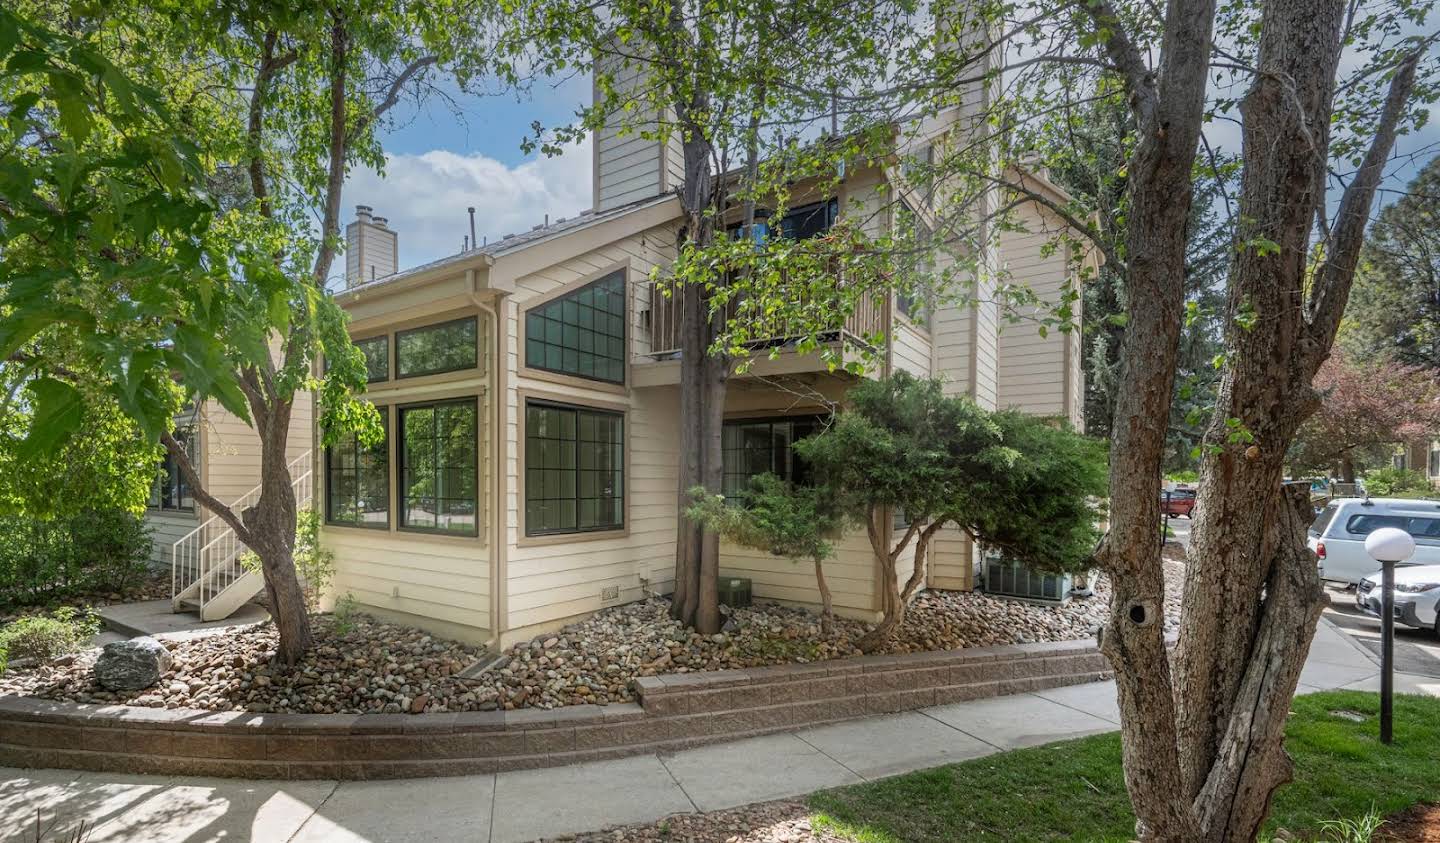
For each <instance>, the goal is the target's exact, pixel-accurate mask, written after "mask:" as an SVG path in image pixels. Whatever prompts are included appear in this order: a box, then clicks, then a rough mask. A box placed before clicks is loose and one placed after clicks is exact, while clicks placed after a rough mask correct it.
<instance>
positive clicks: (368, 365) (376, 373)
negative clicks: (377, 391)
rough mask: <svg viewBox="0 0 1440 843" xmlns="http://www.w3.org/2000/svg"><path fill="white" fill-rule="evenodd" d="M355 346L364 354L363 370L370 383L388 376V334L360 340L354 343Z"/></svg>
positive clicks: (385, 378) (386, 378)
mask: <svg viewBox="0 0 1440 843" xmlns="http://www.w3.org/2000/svg"><path fill="white" fill-rule="evenodd" d="M355 347H356V348H358V349H360V353H361V354H363V355H365V371H366V373H367V375H368V376H369V380H370V382H371V383H374V382H375V381H383V380H388V379H389V378H390V338H389V337H388V336H382V337H371V338H370V339H368V340H360V341H359V342H356V343H355Z"/></svg>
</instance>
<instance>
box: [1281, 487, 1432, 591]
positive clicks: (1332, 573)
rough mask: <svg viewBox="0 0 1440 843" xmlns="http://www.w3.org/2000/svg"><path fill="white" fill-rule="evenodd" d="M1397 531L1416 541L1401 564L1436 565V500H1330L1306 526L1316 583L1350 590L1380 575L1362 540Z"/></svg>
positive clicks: (1378, 565) (1378, 564)
mask: <svg viewBox="0 0 1440 843" xmlns="http://www.w3.org/2000/svg"><path fill="white" fill-rule="evenodd" d="M1381 527H1398V528H1400V529H1401V530H1404V531H1405V532H1407V533H1409V534H1410V535H1412V536H1414V537H1415V555H1414V556H1412V557H1411V558H1410V560H1409V561H1407V562H1404V563H1402V565H1436V564H1440V501H1428V500H1412V499H1407V498H1344V499H1341V500H1337V501H1332V502H1331V503H1330V504H1329V505H1328V506H1326V507H1325V509H1323V510H1322V511H1321V512H1320V514H1319V515H1318V516H1316V518H1315V523H1313V524H1311V525H1310V540H1309V545H1310V549H1311V550H1313V551H1315V556H1316V557H1317V558H1318V559H1319V563H1320V578H1321V579H1323V580H1333V581H1335V582H1343V583H1347V584H1349V585H1358V584H1359V582H1360V580H1362V579H1365V578H1366V577H1367V576H1369V575H1370V574H1373V573H1375V572H1376V571H1378V570H1380V563H1379V562H1376V561H1375V560H1374V559H1371V558H1370V554H1368V553H1366V552H1365V537H1366V536H1368V535H1370V533H1371V532H1372V531H1374V530H1378V529H1379V528H1381Z"/></svg>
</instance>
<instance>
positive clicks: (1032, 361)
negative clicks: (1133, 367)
mask: <svg viewBox="0 0 1440 843" xmlns="http://www.w3.org/2000/svg"><path fill="white" fill-rule="evenodd" d="M1019 221H1020V223H1021V224H1022V225H1023V226H1024V228H1025V230H1024V231H1007V232H1004V233H1002V234H1001V236H1000V240H1001V249H1002V252H1003V254H1004V258H1005V263H1006V267H1007V269H1008V271H1009V274H1010V276H1011V279H1012V280H1013V281H1014V282H1015V283H1019V284H1024V285H1026V286H1028V287H1029V288H1030V289H1031V290H1032V291H1033V292H1034V293H1035V295H1036V296H1037V297H1039V299H1040V300H1041V301H1042V302H1045V303H1047V306H1046V308H1045V309H1048V308H1049V307H1053V306H1054V304H1056V303H1058V302H1059V301H1060V298H1061V297H1062V295H1063V294H1064V293H1065V291H1066V290H1068V289H1070V288H1071V286H1072V285H1073V284H1074V280H1073V275H1072V273H1071V271H1070V267H1069V266H1068V265H1067V256H1066V250H1064V249H1055V250H1053V251H1052V253H1050V254H1046V253H1045V251H1044V248H1045V246H1046V244H1047V243H1049V242H1050V241H1051V240H1052V239H1053V236H1054V235H1053V233H1052V232H1053V231H1055V230H1056V226H1055V225H1054V223H1052V222H1051V221H1050V220H1047V219H1045V218H1044V217H1042V216H1041V214H1040V213H1039V211H1037V210H1036V209H1035V208H1034V206H1025V207H1023V208H1022V209H1021V211H1020V220H1019ZM1019 315H1020V316H1021V317H1023V319H1022V321H1020V322H1018V323H1016V324H1011V325H1006V326H1005V329H1004V330H1003V331H1002V332H1001V334H1000V340H999V362H998V365H997V369H998V377H999V390H998V394H999V403H1000V406H1001V407H1013V408H1017V409H1020V410H1024V411H1025V412H1028V413H1036V414H1039V415H1050V416H1062V417H1065V418H1071V419H1072V420H1074V419H1075V417H1076V410H1077V407H1078V401H1077V400H1076V399H1075V398H1072V396H1077V397H1078V396H1079V394H1080V390H1079V389H1077V388H1076V386H1077V383H1078V372H1077V371H1074V370H1078V368H1079V355H1078V353H1076V349H1075V348H1074V343H1075V342H1076V339H1075V338H1073V337H1072V336H1071V335H1070V334H1067V333H1065V332H1063V331H1060V330H1058V329H1057V328H1056V327H1055V326H1050V327H1049V328H1048V329H1047V331H1046V336H1041V335H1040V330H1039V325H1038V324H1037V322H1036V321H1035V319H1037V318H1039V317H1040V316H1043V315H1044V311H1043V309H1041V308H1028V309H1025V310H1022V311H1021V312H1020V314H1019ZM1074 333H1075V336H1076V337H1078V332H1074Z"/></svg>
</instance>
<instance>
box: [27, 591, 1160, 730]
mask: <svg viewBox="0 0 1440 843" xmlns="http://www.w3.org/2000/svg"><path fill="white" fill-rule="evenodd" d="M1182 572H1183V567H1182V566H1181V565H1179V564H1178V563H1168V564H1167V572H1166V573H1167V585H1168V586H1169V587H1168V588H1167V592H1168V593H1167V598H1166V615H1167V617H1166V624H1167V626H1168V627H1173V625H1174V624H1175V623H1176V620H1177V618H1178V616H1179V599H1180V576H1181V573H1182ZM1108 603H1109V588H1108V585H1107V584H1106V582H1105V580H1104V578H1103V577H1101V578H1100V579H1099V580H1098V581H1097V582H1096V584H1095V595H1094V596H1093V597H1088V598H1076V599H1073V600H1071V601H1070V602H1069V603H1067V604H1066V605H1064V606H1042V605H1036V604H1031V603H1022V602H1017V601H1013V600H1003V599H998V598H995V597H990V596H988V595H985V594H981V593H979V592H969V593H966V592H926V593H922V594H921V595H919V596H918V597H917V598H916V599H915V601H914V603H913V604H912V605H911V607H910V611H909V613H908V614H907V617H906V620H905V623H904V624H903V625H902V626H901V628H900V629H899V630H898V631H897V634H896V635H895V636H894V638H893V639H892V640H891V642H890V646H889V648H888V652H891V653H906V652H920V651H925V650H949V649H958V648H962V647H982V646H988V645H995V644H1012V643H1028V642H1037V641H1064V640H1074V639H1082V638H1090V637H1092V636H1094V634H1095V631H1096V630H1097V629H1098V628H1099V626H1100V625H1101V624H1102V623H1103V621H1104V619H1105V614H1106V606H1107V605H1108ZM667 609H668V603H667V601H665V600H663V599H658V598H652V599H648V600H642V601H639V602H636V603H630V604H627V605H624V606H617V607H614V608H611V609H606V610H604V611H601V612H598V613H596V614H594V615H592V616H590V617H589V618H586V619H585V620H582V621H580V622H578V623H575V624H572V625H571V626H568V627H566V628H564V629H562V630H559V631H557V632H555V633H552V634H549V635H544V636H540V637H538V638H536V639H534V640H532V641H527V642H524V643H521V644H517V645H515V646H512V647H510V648H508V649H506V650H505V651H504V652H502V653H500V654H498V655H499V658H498V659H494V663H493V664H492V665H490V667H489V668H488V669H486V670H484V671H482V672H479V673H478V675H476V676H474V678H462V677H460V676H459V675H458V674H460V673H461V672H462V671H464V670H465V669H466V668H467V667H470V666H472V665H474V664H475V663H476V662H477V661H479V660H480V659H481V658H482V657H483V656H485V654H484V653H483V652H482V650H481V649H479V648H476V647H470V646H466V645H464V644H459V643H456V642H454V641H448V640H445V639H442V638H437V637H435V636H432V635H429V634H427V633H424V632H421V631H419V630H416V629H413V628H409V627H404V626H397V625H395V624H390V623H385V622H382V621H379V620H376V619H373V618H370V617H368V616H365V615H356V616H354V617H352V618H348V619H346V620H345V621H344V622H343V623H338V622H337V621H336V619H335V618H334V617H332V616H328V615H326V616H320V617H317V618H316V619H315V637H316V646H315V648H314V649H313V650H312V651H311V652H310V653H308V654H307V655H306V657H305V658H304V659H303V660H302V661H301V662H300V663H299V664H298V665H295V666H294V667H290V668H285V667H283V666H280V665H279V664H277V663H276V662H275V658H274V657H275V652H276V641H277V639H276V633H275V630H274V627H273V626H272V625H270V624H268V623H267V624H261V625H257V626H251V627H243V628H232V629H227V630H219V631H216V632H215V633H214V634H208V635H203V636H195V637H188V638H184V639H179V640H161V641H159V642H158V645H159V646H161V647H162V648H163V649H165V650H167V651H168V655H169V657H170V663H169V665H168V666H165V667H162V668H161V671H160V675H159V676H158V677H157V678H158V683H156V684H155V685H154V686H153V687H146V688H144V689H138V690H116V689H113V688H110V687H107V686H106V685H105V684H104V683H103V682H101V681H99V678H98V676H97V670H96V668H97V656H99V658H100V660H102V661H103V660H104V657H103V655H100V654H99V653H97V652H95V651H91V652H89V653H84V654H81V655H80V656H78V657H76V658H74V659H73V660H71V661H70V663H68V664H64V663H56V662H52V663H49V664H42V665H37V666H35V667H33V668H30V669H26V670H14V671H11V672H10V673H9V674H6V675H4V676H0V694H6V693H10V694H23V695H29V696H40V697H47V698H51V699H62V700H71V701H76V702H105V703H114V702H123V703H127V704H130V705H141V706H153V707H160V708H200V709H210V710H216V711H231V710H245V711H259V712H302V713H342V712H343V713H365V712H391V713H417V714H418V713H420V712H427V711H428V712H444V711H476V710H479V711H490V710H496V709H515V708H526V707H541V708H555V707H558V706H565V705H580V704H586V703H594V704H598V705H606V704H609V703H615V702H630V701H633V700H634V698H635V697H634V691H633V689H632V687H631V685H632V680H634V679H635V678H636V677H639V676H653V675H656V674H668V673H688V672H691V671H699V670H723V669H730V668H742V669H743V668H747V667H759V666H763V665H774V664H786V663H795V662H800V663H804V662H815V661H822V660H826V659H843V658H851V657H854V656H857V655H860V653H859V650H857V649H856V648H855V645H854V642H855V641H857V640H858V639H859V638H860V636H861V635H863V634H864V632H865V630H866V629H867V628H868V627H867V625H866V624H864V623H861V622H859V621H853V620H846V619H839V620H838V621H837V623H836V624H835V629H834V630H832V632H831V633H830V634H829V635H825V634H822V633H821V631H820V623H819V618H818V617H817V616H816V615H815V614H814V613H812V612H809V611H806V610H804V609H797V608H788V607H783V606H777V605H773V604H759V605H756V606H754V607H751V608H741V609H734V610H728V609H727V610H726V611H727V612H728V617H727V621H726V629H727V630H728V631H726V632H721V633H718V634H716V635H709V636H705V635H698V634H696V633H693V632H690V631H689V630H686V629H685V628H683V627H682V626H680V625H679V624H678V623H676V622H675V621H673V620H671V618H670V616H669V613H668V611H667ZM127 643H133V642H127ZM112 646H114V645H112ZM147 646H149V645H147Z"/></svg>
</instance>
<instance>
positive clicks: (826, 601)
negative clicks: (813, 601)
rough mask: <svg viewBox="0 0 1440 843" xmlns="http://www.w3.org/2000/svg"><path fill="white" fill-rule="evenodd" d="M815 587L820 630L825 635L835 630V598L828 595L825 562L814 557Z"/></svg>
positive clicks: (828, 585)
mask: <svg viewBox="0 0 1440 843" xmlns="http://www.w3.org/2000/svg"><path fill="white" fill-rule="evenodd" d="M815 587H816V588H818V589H819V590H820V631H821V632H822V633H824V634H826V635H829V634H830V633H832V632H834V631H835V600H834V598H833V597H831V595H830V584H829V583H827V582H825V564H824V560H822V559H821V558H820V557H818V556H817V557H815Z"/></svg>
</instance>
